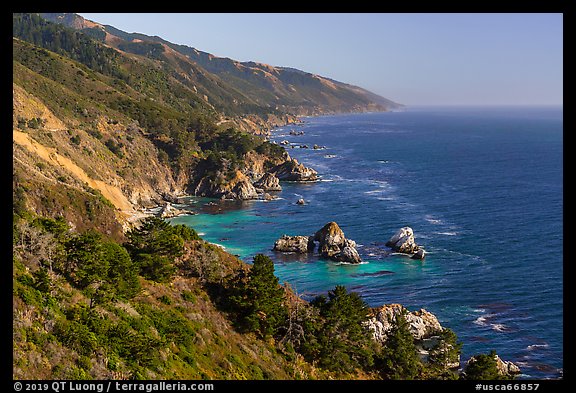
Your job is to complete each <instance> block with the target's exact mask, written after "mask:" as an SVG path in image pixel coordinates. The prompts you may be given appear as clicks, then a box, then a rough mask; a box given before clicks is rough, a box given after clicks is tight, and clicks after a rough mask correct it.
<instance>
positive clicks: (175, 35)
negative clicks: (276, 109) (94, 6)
mask: <svg viewBox="0 0 576 393" xmlns="http://www.w3.org/2000/svg"><path fill="white" fill-rule="evenodd" d="M81 15H82V16H84V17H85V18H87V19H90V20H93V21H96V22H99V23H102V24H109V25H112V26H114V27H116V28H119V29H121V30H124V31H127V32H130V33H131V32H139V33H144V34H148V35H157V36H160V37H162V38H164V39H166V40H168V41H171V42H174V43H178V44H184V45H188V46H191V47H194V48H196V49H198V50H202V51H205V52H209V53H212V54H214V55H216V56H221V57H230V58H232V59H235V60H240V61H249V60H252V61H257V62H262V63H267V64H271V65H276V66H286V67H294V68H298V69H301V70H303V71H308V72H312V73H315V74H319V75H322V76H326V77H330V78H333V79H336V80H338V81H341V82H346V83H350V84H354V85H358V86H361V87H364V88H366V89H368V90H371V91H373V92H375V93H377V94H380V95H382V96H384V97H386V98H389V99H392V100H394V101H396V102H399V103H403V104H407V105H542V104H544V105H559V104H562V103H563V98H562V95H563V65H562V63H563V15H562V14H530V13H525V14H452V13H451V14H361V13H339V14H337V13H326V14H318V13H314V14H170V13H160V14H126V13H124V14H113V13H106V14H90V13H82V14H81Z"/></svg>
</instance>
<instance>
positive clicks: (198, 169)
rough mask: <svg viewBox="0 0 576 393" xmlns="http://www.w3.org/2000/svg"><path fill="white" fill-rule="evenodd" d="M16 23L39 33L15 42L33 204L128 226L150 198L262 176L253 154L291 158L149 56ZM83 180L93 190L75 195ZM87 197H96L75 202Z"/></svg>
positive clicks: (220, 189) (30, 21) (16, 93)
mask: <svg viewBox="0 0 576 393" xmlns="http://www.w3.org/2000/svg"><path fill="white" fill-rule="evenodd" d="M14 31H15V35H18V36H20V37H22V38H23V39H28V40H30V41H31V42H27V41H25V40H21V39H18V38H14V41H13V60H14V62H13V86H14V87H13V128H14V132H13V135H14V138H13V139H14V163H15V165H14V184H15V188H14V195H15V198H16V195H18V197H17V199H19V200H20V201H19V202H20V204H22V205H24V206H27V207H28V208H29V209H32V210H33V211H36V212H43V214H48V215H49V216H52V217H56V216H59V215H62V214H64V215H65V216H67V218H69V221H70V222H71V223H73V224H74V225H77V226H79V227H80V228H83V227H84V225H90V223H92V224H93V225H96V226H99V225H100V224H99V223H98V220H99V219H100V218H101V217H104V216H110V217H112V220H114V217H116V220H117V221H118V223H119V224H121V225H124V227H125V228H126V227H127V226H126V224H128V223H129V222H130V221H132V220H133V219H136V218H138V217H139V213H138V211H139V210H140V209H141V208H142V207H150V206H154V205H158V204H162V203H163V200H166V199H168V200H172V199H173V198H174V197H176V196H178V195H182V194H183V193H185V192H188V193H196V190H201V193H202V194H203V195H207V196H221V195H222V194H223V193H225V192H229V191H231V190H233V189H234V187H235V186H236V185H237V184H236V183H237V182H238V181H239V180H237V181H234V179H240V178H238V176H236V174H237V172H238V171H250V172H251V173H252V176H256V177H255V178H253V179H251V180H252V181H256V180H257V176H258V174H257V173H256V174H254V173H253V171H252V168H253V167H254V165H256V164H257V163H259V164H258V165H259V167H261V168H263V169H264V168H271V167H273V166H275V165H278V164H281V163H283V162H285V161H286V160H287V159H288V156H287V155H286V154H285V153H284V151H283V149H281V148H279V147H277V146H274V145H271V144H269V143H267V142H264V141H263V140H262V139H260V138H258V137H255V136H251V135H248V134H243V133H241V132H238V131H236V130H234V129H233V128H230V127H229V126H230V124H228V125H227V124H224V123H222V122H218V119H219V114H218V113H217V112H215V111H214V109H213V108H212V107H211V106H210V105H209V104H207V103H205V102H204V100H203V99H200V98H198V97H199V96H198V95H197V94H196V93H195V92H194V91H193V90H191V89H189V88H187V87H186V86H184V85H183V84H182V83H180V82H179V81H177V80H175V79H174V78H172V77H171V76H170V75H169V74H168V73H167V72H165V71H164V70H163V69H162V68H161V67H158V64H156V63H155V61H154V60H152V59H148V58H145V57H141V56H136V55H131V54H123V53H121V52H118V51H116V50H115V49H111V48H108V47H106V46H104V45H102V44H101V43H99V42H97V41H94V40H93V39H91V38H90V37H88V36H86V35H84V34H82V33H78V32H75V31H73V30H70V29H67V28H65V27H62V26H59V25H55V24H52V23H50V22H46V21H44V20H43V19H41V18H40V17H38V16H35V15H33V14H32V15H30V14H15V15H14ZM34 43H38V44H39V45H41V47H39V46H36V45H34ZM46 48H49V49H50V50H49V49H46ZM244 121H245V122H246V123H248V122H250V121H251V120H250V118H246V119H245V120H244ZM254 124H256V123H254ZM248 153H250V154H248ZM260 175H263V173H260ZM47 182H48V183H50V184H52V185H53V186H50V187H49V186H47ZM200 183H202V187H200V189H198V185H199V184H200ZM250 187H251V185H250ZM22 189H24V191H22ZM30 189H33V190H35V191H34V192H33V193H29V192H25V191H26V190H30ZM80 191H82V192H85V193H87V194H85V197H82V198H80V197H78V196H77V195H76V196H74V198H72V197H71V196H70V195H72V194H75V193H77V192H80ZM94 192H96V193H97V194H98V196H94V195H92V196H91V193H94ZM85 198H88V199H93V201H92V202H73V200H77V201H83V199H85ZM47 201H52V202H50V203H48V202H47ZM56 202H58V203H56ZM100 202H102V203H105V204H106V203H107V205H102V206H101V208H99V209H100V210H102V211H109V213H107V215H105V214H100V215H98V217H99V218H98V219H92V218H91V214H86V213H87V211H85V209H84V207H85V206H87V205H90V204H96V205H98V206H99V204H100ZM78 203H80V204H81V205H82V206H83V207H82V208H80V207H77V206H76V205H78ZM64 210H67V211H68V212H67V213H64ZM72 216H75V217H72ZM105 227H106V231H112V232H116V233H117V235H118V236H120V234H119V231H118V230H117V229H114V230H113V229H111V228H110V224H109V223H108V224H106V225H105ZM102 228H103V227H102Z"/></svg>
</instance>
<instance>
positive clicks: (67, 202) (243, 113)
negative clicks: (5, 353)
mask: <svg viewBox="0 0 576 393" xmlns="http://www.w3.org/2000/svg"><path fill="white" fill-rule="evenodd" d="M45 16H46V17H47V18H49V19H51V20H55V21H57V22H58V24H54V23H50V22H48V21H47V20H45V19H43V18H41V17H40V16H38V15H37V14H14V15H13V18H14V19H13V22H14V23H13V32H14V39H13V60H14V62H13V163H14V167H13V202H14V203H13V218H14V220H13V229H14V234H13V246H14V252H13V267H14V269H13V287H14V290H13V306H14V307H13V320H14V324H13V376H14V378H15V379H119V380H122V379H354V378H356V379H390V378H393V377H397V376H398V375H397V374H394V373H393V372H392V371H391V370H389V367H388V366H390V365H393V366H395V365H396V364H401V363H402V362H403V361H404V360H405V359H401V358H400V359H399V358H398V357H395V355H394V353H396V352H398V353H407V354H408V355H406V357H407V358H409V360H410V361H411V362H412V364H413V365H415V367H414V369H413V370H410V372H409V373H406V374H402V375H400V377H406V378H408V377H410V378H415V377H420V378H431V379H443V378H448V377H447V376H446V375H449V377H452V376H453V375H452V374H453V373H452V371H450V370H447V366H446V364H449V363H443V360H442V361H439V362H437V364H435V365H434V367H431V366H429V364H428V363H426V362H428V361H429V360H430V356H429V357H428V358H426V359H423V360H422V359H418V358H415V357H414V356H417V352H415V351H417V350H420V349H419V348H417V349H415V350H413V349H414V348H413V347H412V346H411V345H412V344H413V342H412V341H411V340H420V339H422V340H426V339H432V338H434V337H439V338H438V339H437V340H438V342H440V343H445V342H448V341H447V340H445V339H444V338H443V336H442V333H443V332H445V331H446V329H442V330H441V331H438V330H437V329H436V328H437V326H436V324H435V323H436V322H438V321H437V319H436V318H435V317H434V316H433V315H432V314H430V313H428V312H427V311H425V310H420V311H418V312H413V313H410V314H409V315H411V316H409V317H407V319H408V320H409V324H410V325H409V328H408V330H406V329H404V327H403V325H402V317H398V315H396V320H394V321H390V320H386V321H384V319H382V317H380V319H379V317H378V315H380V314H378V312H377V311H374V310H372V311H371V310H370V309H369V307H368V306H367V305H366V304H365V303H364V301H363V300H362V299H361V297H360V296H359V295H358V294H357V293H354V292H348V291H347V290H346V289H345V288H344V287H341V286H336V288H335V289H334V290H331V291H329V292H328V293H327V294H326V295H324V294H321V295H319V296H317V297H316V298H315V299H313V300H312V301H310V302H307V301H304V300H302V299H301V298H300V297H299V296H298V295H297V294H296V293H295V292H294V291H293V290H291V289H290V288H289V287H288V285H285V286H280V285H279V282H278V278H277V277H275V275H274V264H273V261H271V260H270V259H269V258H267V257H266V256H264V255H257V256H256V257H255V258H254V261H253V264H247V263H245V262H243V261H241V260H239V259H238V258H237V257H236V256H234V255H231V254H229V253H227V252H225V251H224V250H222V249H221V248H220V247H217V246H216V245H214V244H211V243H208V242H206V241H204V240H202V239H201V237H200V236H199V234H198V233H196V232H195V231H194V230H193V229H191V228H189V227H186V226H184V225H170V224H169V223H168V222H166V221H164V220H163V219H161V218H155V217H154V218H153V217H150V214H149V212H148V210H147V209H148V208H151V207H159V206H162V209H160V211H159V215H160V216H164V217H167V216H171V215H174V214H179V213H180V212H179V211H177V210H175V208H174V207H173V206H172V203H174V202H175V201H178V198H179V197H181V196H185V195H202V196H210V197H217V198H224V199H235V200H246V199H254V198H266V194H265V192H266V191H270V192H274V191H277V190H279V189H280V188H281V184H282V183H281V182H283V181H302V182H311V181H316V180H318V173H317V172H316V171H315V170H314V169H313V168H307V167H306V166H304V165H303V164H302V163H299V162H298V161H296V160H295V159H293V158H291V157H290V156H289V155H288V153H287V152H286V151H285V150H284V149H283V148H281V147H280V146H276V145H274V144H271V143H269V142H267V141H265V139H264V138H263V136H265V135H267V133H268V132H269V129H270V127H272V126H276V125H283V124H291V123H295V122H297V116H298V115H303V114H322V113H332V112H347V111H348V112H349V111H359V112H360V111H368V110H387V109H389V108H391V107H393V103H391V102H388V101H387V100H385V99H383V98H382V97H379V98H378V97H377V96H375V95H373V94H371V93H369V92H367V91H365V90H363V89H360V88H357V87H354V86H350V85H346V84H343V83H340V82H336V81H333V80H330V79H328V78H324V77H320V76H317V75H313V74H309V73H306V72H303V71H299V70H293V69H287V68H282V67H271V66H267V65H264V64H259V63H253V62H246V63H240V62H235V61H231V60H230V59H222V58H215V57H213V56H212V60H213V62H212V63H209V62H210V55H208V54H205V53H201V52H199V51H196V50H195V49H193V48H188V47H183V46H179V45H175V44H171V43H168V42H166V41H164V40H162V39H159V38H158V37H147V36H144V35H137V34H136V35H133V34H128V33H125V32H122V31H120V30H118V29H115V28H113V27H111V26H102V25H100V24H98V23H95V22H90V21H86V20H82V19H79V18H78V17H77V16H75V15H64V16H63V15H61V14H53V15H45ZM64 25H69V26H71V27H73V28H74V29H78V30H79V31H77V30H73V29H70V28H67V27H65V26H64ZM137 37H140V38H137ZM206 59H208V60H206ZM205 62H208V63H206V64H204V63H205ZM203 64H204V65H203ZM210 64H212V66H213V65H219V66H220V67H222V69H226V67H229V66H230V65H233V66H234V67H235V68H236V69H238V70H240V71H241V72H242V73H243V74H246V73H248V74H250V73H254V72H255V73H256V74H257V77H256V81H252V82H250V83H249V81H247V80H244V81H243V82H242V86H243V88H239V86H238V85H237V83H238V78H237V75H232V77H231V78H226V77H225V75H224V74H223V73H221V72H216V70H215V69H212V68H211V65H210ZM262 78H264V79H262ZM267 79H271V80H273V81H274V84H273V89H276V90H278V91H279V93H278V96H277V97H276V98H277V99H276V98H271V96H270V91H269V89H267V88H265V87H262V86H260V85H261V84H262V80H267ZM288 80H292V81H293V82H294V86H296V87H294V90H295V91H296V93H297V94H296V95H294V94H293V92H292V90H291V89H288V84H290V83H288V82H287V81H288ZM334 92H337V93H338V94H336V93H334ZM246 131H249V132H246ZM266 199H267V198H266ZM281 240H282V241H284V243H282V242H278V247H277V248H278V249H283V250H294V252H304V250H306V252H309V251H310V250H311V249H313V248H314V247H313V246H315V245H314V242H315V241H316V242H318V249H319V252H320V254H321V255H322V256H323V257H325V258H330V259H333V260H335V261H339V262H348V263H359V262H361V259H360V256H359V254H358V252H357V251H356V243H355V242H354V241H353V240H350V239H346V238H345V236H344V232H343V231H342V230H341V229H340V228H339V226H338V225H337V224H336V223H335V222H330V223H328V224H326V225H325V226H324V227H323V228H321V229H320V230H319V231H317V232H316V233H315V234H314V235H312V236H308V237H306V236H303V237H283V238H282V239H281ZM393 309H398V307H393ZM380 311H382V310H380ZM374 313H376V314H374ZM382 315H388V314H386V313H385V312H383V311H382ZM386 323H387V325H386ZM402 329H404V330H406V331H408V334H409V335H410V337H412V338H411V339H408V340H406V341H405V342H406V343H408V344H407V346H406V347H405V348H404V349H406V348H408V349H407V350H406V351H405V352H400V351H394V350H392V349H393V345H395V344H394V337H395V336H394V334H397V335H398V336H399V337H401V338H404V337H407V336H406V334H405V333H406V331H404V330H402ZM434 329H436V330H434ZM374 332H376V333H374ZM391 332H393V333H391ZM384 337H386V338H385V339H384ZM397 341H398V340H397ZM400 341H402V340H400ZM396 344H397V343H396ZM401 344H402V342H401ZM391 348H392V349H391ZM422 348H424V349H422V350H428V349H426V348H425V347H424V344H423V347H422ZM444 348H452V349H454V348H456V347H455V346H454V345H452V344H451V342H450V343H448V344H446V345H445V346H444ZM440 352H442V351H440ZM429 353H430V352H429ZM412 358H414V359H415V360H414V359H412ZM434 359H435V358H434V356H432V361H434ZM472 363H473V362H472ZM387 367H388V368H387ZM448 368H450V367H448ZM445 372H448V373H452V374H446V373H445Z"/></svg>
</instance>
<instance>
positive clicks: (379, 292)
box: [173, 107, 563, 379]
mask: <svg viewBox="0 0 576 393" xmlns="http://www.w3.org/2000/svg"><path fill="white" fill-rule="evenodd" d="M562 115H563V112H562V108H560V107H547V108H540V107H499V108H489V107H485V108H410V109H408V110H406V111H404V112H390V113H368V114H353V115H335V116H323V117H310V118H305V119H304V120H305V124H303V125H300V126H288V127H283V128H279V129H277V130H275V131H274V132H273V137H272V139H273V140H276V141H278V142H279V141H282V140H288V141H290V142H291V145H294V146H295V148H288V151H289V153H290V155H291V156H293V157H295V158H297V159H298V160H299V161H301V162H302V163H304V164H305V165H307V166H311V167H313V168H315V169H316V170H317V171H318V172H319V174H320V175H321V181H319V182H316V183H308V184H298V183H283V184H282V186H283V191H282V192H280V193H278V194H277V195H278V196H279V197H280V198H281V199H279V200H276V201H272V202H263V201H248V202H219V205H218V206H210V207H208V206H205V205H204V203H205V202H206V200H204V199H193V200H192V201H191V203H193V206H195V207H194V208H195V209H196V210H197V211H199V212H200V213H201V214H198V215H195V216H182V217H178V218H175V219H173V222H175V223H185V224H187V225H190V226H192V227H193V228H195V229H196V230H197V231H198V232H200V233H201V234H202V236H203V238H204V239H206V240H208V241H211V242H214V243H218V244H221V245H223V246H224V247H225V248H226V249H227V251H229V252H231V253H233V254H237V255H239V256H240V257H242V258H243V259H244V260H246V261H248V262H249V261H251V260H252V257H253V256H254V255H255V254H256V253H265V254H267V255H270V256H271V257H272V259H273V260H274V261H275V264H276V275H277V276H278V277H280V280H281V281H287V282H289V283H290V284H291V285H292V287H293V288H294V289H296V290H297V292H298V293H299V294H302V295H303V297H305V298H311V297H313V296H315V295H317V294H319V293H324V292H326V291H328V290H330V289H333V288H334V286H335V285H337V284H342V285H346V286H347V287H348V288H349V289H350V290H353V291H356V292H359V293H360V294H361V295H362V297H363V298H364V299H365V300H366V301H367V302H368V303H369V304H370V305H371V306H379V305H382V304H384V303H401V304H403V305H405V306H406V307H408V308H409V309H410V310H413V309H420V308H425V309H426V310H428V311H431V312H433V313H434V314H435V315H437V316H438V318H439V320H440V322H441V323H442V325H443V326H446V327H450V328H451V329H452V330H454V331H455V332H456V334H457V335H458V337H459V339H460V340H461V341H462V342H463V343H464V345H463V347H462V359H463V360H466V359H468V358H469V357H470V356H471V355H473V354H476V353H487V352H488V351H490V350H491V349H494V350H496V351H497V352H498V354H499V355H500V356H501V357H502V358H503V359H505V360H511V361H513V362H515V363H516V364H518V365H519V366H520V367H521V369H522V371H523V377H525V378H538V379H540V378H557V377H558V376H559V375H560V373H561V369H562V367H563V334H562V332H563V313H562V308H563V253H562V247H563V213H562V210H563V169H562V162H563V150H562V146H563V120H562ZM291 130H296V131H304V135H290V134H289V131H291ZM304 144H306V145H308V146H309V147H310V148H309V149H305V148H298V146H300V145H304ZM314 144H317V145H319V146H326V149H318V150H314V149H312V146H313V145H314ZM299 198H304V199H305V200H306V205H304V206H301V205H296V204H295V202H296V201H297V200H298V199H299ZM329 221H336V222H337V223H338V224H339V225H340V227H341V228H342V230H343V231H344V233H345V235H346V237H347V238H350V239H353V240H355V241H356V242H357V243H358V251H359V253H360V255H361V256H362V258H363V260H364V261H365V263H363V264H360V265H348V264H339V263H336V262H331V261H325V260H319V259H318V258H316V257H314V256H311V257H310V256H298V255H286V254H278V253H274V252H272V251H271V248H272V246H273V244H274V241H275V240H276V239H278V238H279V237H280V236H281V235H282V234H289V235H310V234H313V233H314V232H315V231H316V230H318V229H320V228H321V227H322V226H323V225H324V224H326V223H327V222H329ZM403 226H410V227H412V228H413V230H414V233H415V237H416V242H417V243H418V244H421V245H422V246H423V247H424V248H425V249H426V250H427V252H428V255H427V257H426V259H425V260H424V261H415V260H411V259H409V258H407V257H405V256H402V255H395V254H392V255H390V253H389V252H388V251H389V250H388V249H387V248H386V247H385V246H384V243H385V242H386V241H387V240H388V239H389V238H390V237H391V236H392V235H393V234H394V233H395V232H396V230H397V229H399V228H400V227H403Z"/></svg>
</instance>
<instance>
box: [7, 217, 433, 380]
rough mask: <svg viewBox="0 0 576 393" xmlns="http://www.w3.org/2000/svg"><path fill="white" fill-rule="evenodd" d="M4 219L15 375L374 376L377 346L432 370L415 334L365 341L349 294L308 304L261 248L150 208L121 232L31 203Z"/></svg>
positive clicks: (356, 300)
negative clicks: (121, 239)
mask: <svg viewBox="0 0 576 393" xmlns="http://www.w3.org/2000/svg"><path fill="white" fill-rule="evenodd" d="M13 229H14V237H13V246H14V264H13V265H14V278H13V297H14V304H15V309H14V310H15V311H14V312H15V314H14V364H13V366H14V371H13V373H14V377H15V378H17V379H29V378H31V379H38V378H42V379H103V378H114V379H118V378H131V379H166V378H168V379H171V378H176V379H294V378H295V379H301V378H303V379H310V378H312V379H315V378H322V379H325V378H346V379H348V378H358V377H362V378H380V377H381V376H382V375H385V376H387V374H382V373H383V372H384V370H386V369H379V365H378V362H374V361H373V359H379V358H382V357H383V358H386V359H387V361H386V365H387V367H392V368H394V369H395V370H396V371H395V372H396V374H394V375H395V377H399V378H403V379H405V378H408V377H417V376H423V375H425V376H426V377H430V378H434V377H438V374H437V373H431V372H430V370H431V369H430V370H428V374H413V373H414V370H418V372H419V371H420V370H426V369H427V367H428V366H427V365H425V364H424V363H421V362H420V361H419V360H418V359H417V357H416V352H415V348H414V346H413V344H411V345H410V343H403V342H402V341H398V342H396V341H395V344H394V347H391V348H393V349H394V353H395V355H394V357H392V356H389V355H386V353H387V352H386V351H387V349H386V348H379V347H378V346H377V345H376V343H375V342H373V341H372V340H371V338H370V333H369V332H368V330H367V329H365V328H364V327H363V325H362V323H363V322H365V321H366V320H367V317H368V313H369V308H368V307H367V305H366V304H365V303H364V302H363V301H362V300H361V298H360V297H359V296H358V294H356V293H350V292H348V291H347V290H346V289H345V288H344V287H341V286H337V287H336V288H335V289H334V290H333V291H330V292H329V293H328V296H327V297H325V296H320V297H318V298H316V299H315V300H314V301H313V302H311V303H307V302H304V301H302V300H301V299H300V298H298V297H297V296H296V295H295V294H294V293H293V291H291V290H290V288H289V287H287V286H280V285H279V282H278V278H277V277H275V275H274V264H273V262H272V261H271V260H270V259H269V258H268V257H266V256H264V255H258V256H256V257H255V258H254V262H253V264H252V265H246V264H245V263H243V262H241V261H240V260H238V259H237V258H236V257H233V256H232V255H230V254H227V253H226V252H224V251H222V250H221V249H220V248H218V247H216V246H214V245H211V244H209V243H206V242H205V241H203V240H202V239H201V238H200V237H199V236H198V234H197V233H196V232H195V231H194V230H193V229H191V228H188V227H185V226H182V225H176V226H172V225H170V224H168V223H166V222H165V221H163V220H161V219H158V218H148V219H146V220H145V221H144V222H143V224H142V226H141V227H139V228H138V229H134V230H132V231H130V232H129V233H128V234H127V236H126V237H127V241H126V242H125V243H123V244H120V243H117V242H115V241H114V240H111V239H109V238H106V237H105V236H102V235H101V234H99V233H97V232H94V231H86V232H84V233H77V232H74V231H71V230H70V228H69V227H68V225H67V224H66V223H65V222H64V221H63V220H54V219H47V218H41V217H35V216H33V215H29V214H25V215H24V216H23V217H22V216H19V215H17V216H15V220H14V228H13ZM398 329H399V331H402V329H405V326H404V325H401V324H399V325H398ZM399 334H401V333H399ZM403 334H404V337H408V336H410V335H409V333H408V336H406V332H404V333H403ZM410 337H411V336H410ZM407 358H410V359H411V360H410V361H408V360H406V359H407ZM406 362H416V363H415V364H414V366H413V370H412V369H410V370H409V369H406V367H405V366H404V364H406Z"/></svg>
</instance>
